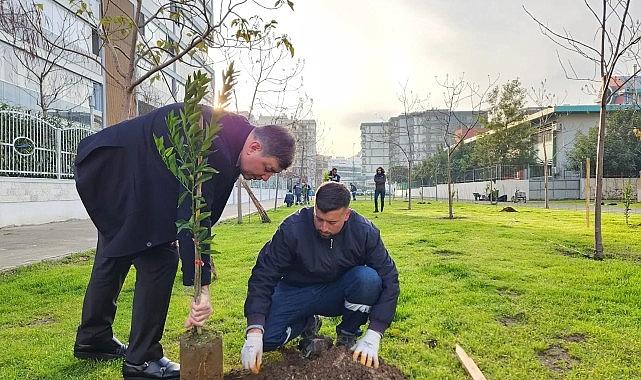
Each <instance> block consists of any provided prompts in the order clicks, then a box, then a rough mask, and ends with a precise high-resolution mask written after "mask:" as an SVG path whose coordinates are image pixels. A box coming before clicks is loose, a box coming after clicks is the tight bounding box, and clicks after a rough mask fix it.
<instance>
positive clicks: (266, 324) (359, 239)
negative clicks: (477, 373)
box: [241, 182, 400, 372]
mask: <svg viewBox="0 0 641 380" xmlns="http://www.w3.org/2000/svg"><path fill="white" fill-rule="evenodd" d="M349 204H350V192H349V190H348V189H347V188H346V187H345V186H343V185H341V184H339V183H336V182H326V183H324V184H322V185H321V186H320V187H319V188H318V190H317V191H316V205H315V206H314V207H308V208H303V209H301V210H299V211H298V212H297V213H295V214H292V215H290V216H289V217H287V219H285V220H284V221H283V222H282V223H281V225H280V226H279V228H278V230H277V231H276V233H275V234H274V236H273V237H272V239H271V240H270V241H269V242H268V243H267V244H265V246H264V247H263V249H262V250H261V251H260V253H259V254H258V258H257V260H256V265H255V266H254V269H253V270H252V274H251V277H250V279H249V283H248V290H247V299H246V300H245V316H246V318H247V325H248V327H247V329H246V334H247V336H246V340H245V345H244V347H243V349H242V352H241V359H242V362H243V366H244V367H245V368H248V369H251V370H252V371H253V372H258V370H259V368H260V363H261V361H262V354H263V350H264V351H271V350H275V349H276V348H278V347H280V346H282V345H284V344H285V343H287V342H289V341H290V340H292V339H294V338H296V337H298V336H301V340H300V342H299V348H300V349H301V350H302V351H303V353H304V354H305V355H307V356H309V355H313V354H317V353H318V352H320V351H321V350H322V349H323V348H325V347H326V346H327V343H326V342H325V339H323V338H319V337H318V336H317V333H318V331H319V329H320V325H321V323H320V322H321V320H320V318H319V317H318V315H324V316H342V320H341V323H340V324H339V325H338V326H336V335H337V344H338V345H343V346H346V347H347V348H351V349H352V351H354V353H353V358H354V360H360V362H361V363H362V364H364V365H366V366H370V367H371V366H373V367H378V364H379V362H378V350H379V346H380V340H381V338H382V336H383V333H384V332H385V330H386V329H387V327H389V325H390V323H391V322H392V319H393V317H394V313H395V311H396V303H397V300H398V295H399V291H400V290H399V284H398V271H397V270H396V265H395V264H394V261H393V260H392V258H391V257H390V255H389V254H388V252H387V250H386V249H385V246H384V245H383V241H382V240H381V236H380V232H379V231H378V229H377V228H376V227H375V226H374V225H373V224H372V223H371V222H370V221H369V220H367V219H365V218H364V217H362V216H361V215H359V214H357V213H356V212H355V211H353V210H351V209H350V208H349ZM368 320H369V326H368V329H367V331H366V332H365V333H364V334H363V335H362V336H361V338H360V339H358V340H357V337H358V336H359V334H360V327H361V326H362V325H363V324H365V323H366V322H367V321H368Z"/></svg>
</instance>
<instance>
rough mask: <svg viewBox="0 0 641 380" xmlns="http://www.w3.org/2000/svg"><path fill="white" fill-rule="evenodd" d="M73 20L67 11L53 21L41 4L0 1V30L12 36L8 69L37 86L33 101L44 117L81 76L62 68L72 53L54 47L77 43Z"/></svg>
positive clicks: (78, 42) (83, 97) (73, 87)
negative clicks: (49, 37) (9, 66)
mask: <svg viewBox="0 0 641 380" xmlns="http://www.w3.org/2000/svg"><path fill="white" fill-rule="evenodd" d="M75 23H76V18H75V16H73V15H72V14H71V13H70V12H64V14H62V15H61V18H60V20H58V22H57V23H55V24H54V22H53V21H52V20H51V17H50V16H47V14H46V13H45V12H44V10H43V7H42V6H41V5H38V4H26V5H23V4H19V3H16V1H15V0H2V1H0V30H2V31H4V32H6V33H7V35H9V36H11V38H12V40H11V43H12V45H13V47H12V49H11V52H12V53H11V54H12V55H13V57H14V58H15V61H14V62H15V64H12V65H11V66H12V69H13V71H14V74H15V75H16V76H17V77H19V78H21V79H23V80H25V81H26V82H30V83H32V84H33V85H34V87H36V88H37V94H36V96H35V101H36V104H37V105H38V107H40V110H41V112H42V115H43V116H45V117H46V116H47V113H48V111H49V110H50V108H51V107H52V105H53V104H54V103H55V102H56V101H57V100H59V99H61V98H63V97H64V96H65V95H66V94H68V93H69V92H70V91H72V90H75V89H76V88H77V85H78V84H79V83H80V81H81V80H82V79H81V77H80V76H78V75H74V74H73V73H71V72H69V71H68V70H66V69H65V68H64V66H65V65H68V64H70V63H75V62H74V58H76V57H74V55H73V54H71V53H70V52H69V51H68V50H65V49H60V48H57V47H56V46H62V47H65V48H71V47H73V46H79V45H81V41H80V39H79V37H78V36H74V35H73V33H72V31H73V30H74V28H75ZM45 33H46V34H50V35H51V40H52V41H49V40H48V39H45V38H42V36H43V35H44V34H45ZM76 60H77V59H76ZM28 87H30V86H28ZM29 94H30V95H31V93H30V92H29ZM88 96H89V94H88V93H85V94H84V95H83V96H80V97H79V98H80V99H81V102H84V101H86V100H87V99H88Z"/></svg>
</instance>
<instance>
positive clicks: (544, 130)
mask: <svg viewBox="0 0 641 380" xmlns="http://www.w3.org/2000/svg"><path fill="white" fill-rule="evenodd" d="M528 95H529V97H530V99H531V100H532V101H533V102H534V104H536V105H537V106H538V107H540V108H541V109H542V110H541V111H543V109H544V108H549V107H554V106H555V105H556V104H557V103H559V100H558V99H557V96H556V95H555V94H552V93H550V92H549V91H548V89H547V80H546V79H544V80H543V81H541V83H540V86H539V87H538V88H534V87H531V88H530V92H529V94H528ZM560 102H562V100H561V101H560ZM553 117H554V113H553V112H547V113H544V114H542V115H541V117H540V118H538V119H537V122H536V130H537V133H538V134H539V135H540V136H541V138H542V140H543V141H542V145H543V199H544V203H545V208H550V198H549V196H548V189H549V176H550V173H549V167H548V166H549V164H548V162H549V159H548V149H547V144H548V141H547V139H548V135H549V136H550V141H549V142H550V143H553V142H554V130H553V128H552V125H551V121H552V118H553ZM553 146H554V144H553ZM555 155H556V153H555V152H554V151H553V152H552V157H551V159H552V160H554V156H555Z"/></svg>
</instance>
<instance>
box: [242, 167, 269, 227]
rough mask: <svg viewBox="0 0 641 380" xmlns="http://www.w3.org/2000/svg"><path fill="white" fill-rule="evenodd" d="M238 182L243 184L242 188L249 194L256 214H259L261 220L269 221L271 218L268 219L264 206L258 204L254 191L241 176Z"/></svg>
mask: <svg viewBox="0 0 641 380" xmlns="http://www.w3.org/2000/svg"><path fill="white" fill-rule="evenodd" d="M240 183H241V184H242V185H243V188H245V191H247V195H249V198H250V199H251V201H252V203H253V204H254V206H256V210H257V211H258V215H260V220H261V222H263V223H271V222H272V220H271V219H269V215H267V212H266V211H265V208H264V207H263V205H262V204H260V201H259V200H258V198H256V195H254V192H253V191H252V189H251V188H250V187H249V185H248V184H247V181H245V180H244V179H242V178H241V179H240Z"/></svg>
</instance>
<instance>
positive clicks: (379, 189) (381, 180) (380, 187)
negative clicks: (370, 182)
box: [374, 166, 387, 212]
mask: <svg viewBox="0 0 641 380" xmlns="http://www.w3.org/2000/svg"><path fill="white" fill-rule="evenodd" d="M386 179H387V178H386V177H385V169H383V168H382V167H380V166H379V167H378V168H377V169H376V174H375V175H374V183H375V184H376V189H374V212H378V196H379V195H380V196H381V212H383V208H385V181H386Z"/></svg>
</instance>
